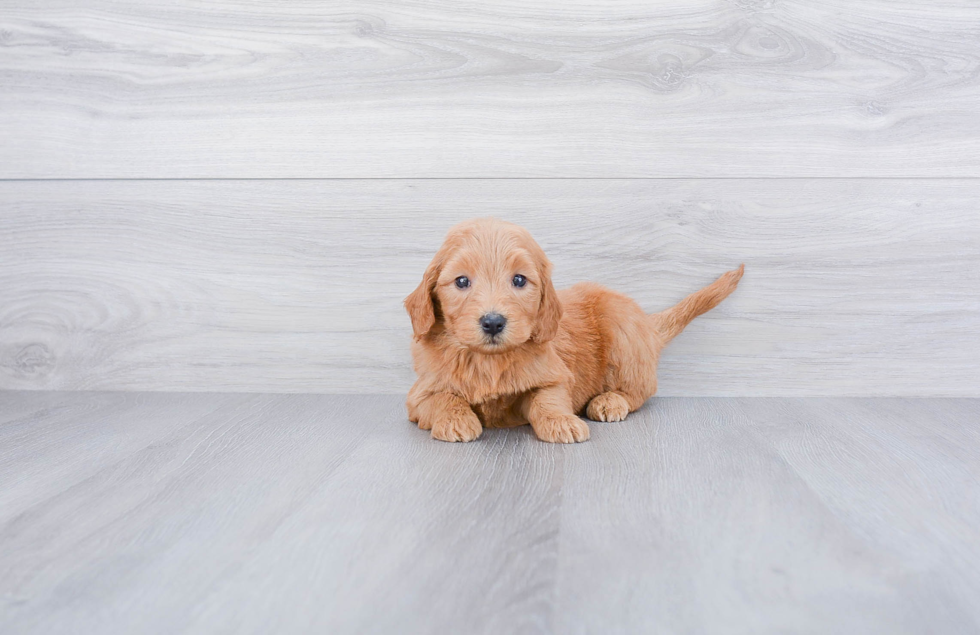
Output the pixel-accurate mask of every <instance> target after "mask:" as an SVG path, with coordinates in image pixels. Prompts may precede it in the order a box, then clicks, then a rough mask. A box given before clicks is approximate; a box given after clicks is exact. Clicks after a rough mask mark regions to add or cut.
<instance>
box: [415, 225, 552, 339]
mask: <svg viewBox="0 0 980 635" xmlns="http://www.w3.org/2000/svg"><path fill="white" fill-rule="evenodd" d="M405 308H407V309H408V314H409V316H411V318H412V329H413V330H414V331H415V338H416V339H418V340H421V339H423V338H424V337H425V336H426V335H427V334H428V333H429V332H430V331H431V330H432V329H433V327H434V326H435V325H436V324H437V323H441V324H442V327H443V329H444V330H445V332H446V333H447V334H448V335H449V336H450V337H451V338H453V339H454V340H455V341H456V342H458V343H459V344H461V345H462V346H465V347H466V348H469V349H471V350H475V351H478V352H481V353H488V354H495V353H503V352H505V351H508V350H511V349H513V348H514V347H517V346H520V345H521V344H523V343H525V342H527V341H528V340H533V341H535V342H547V341H548V340H551V339H552V338H554V337H555V334H556V333H557V332H558V322H559V320H561V304H560V303H559V301H558V297H557V295H556V293H555V288H554V286H552V284H551V263H550V262H549V261H548V258H547V257H545V255H544V251H542V249H541V247H539V246H538V244H537V243H536V242H534V239H533V238H531V234H529V233H528V232H527V230H526V229H524V228H523V227H518V226H517V225H512V224H511V223H506V222H504V221H500V220H497V219H493V218H481V219H477V220H471V221H466V222H464V223H460V224H459V225H457V226H455V227H453V228H452V229H451V230H450V231H449V234H448V235H447V236H446V241H445V242H444V243H443V245H442V247H441V248H440V249H439V251H438V252H437V253H436V255H435V257H434V258H433V259H432V262H431V263H430V264H429V266H428V267H427V268H426V270H425V274H424V275H423V276H422V283H421V284H420V285H419V286H418V288H417V289H415V291H413V292H412V293H411V294H410V295H409V296H408V297H407V298H405Z"/></svg>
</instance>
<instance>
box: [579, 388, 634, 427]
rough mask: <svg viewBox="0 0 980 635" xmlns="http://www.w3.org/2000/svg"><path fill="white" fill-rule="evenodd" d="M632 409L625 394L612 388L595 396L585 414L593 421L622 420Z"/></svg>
mask: <svg viewBox="0 0 980 635" xmlns="http://www.w3.org/2000/svg"><path fill="white" fill-rule="evenodd" d="M631 410H632V408H630V404H629V401H628V400H627V399H626V397H625V396H623V395H621V394H619V393H618V392H615V391H612V390H610V391H609V392H604V393H600V394H598V395H596V396H595V397H593V398H592V401H590V402H589V407H588V408H587V409H586V411H585V414H586V415H588V417H589V419H592V420H593V421H622V420H623V419H625V418H626V415H628V414H629V413H630V411H631Z"/></svg>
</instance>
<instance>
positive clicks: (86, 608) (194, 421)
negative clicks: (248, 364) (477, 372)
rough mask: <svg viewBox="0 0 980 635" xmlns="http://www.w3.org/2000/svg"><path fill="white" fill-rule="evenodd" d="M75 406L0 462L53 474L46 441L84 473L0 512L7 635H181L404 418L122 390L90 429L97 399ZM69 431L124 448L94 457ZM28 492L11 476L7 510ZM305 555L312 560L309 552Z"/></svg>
mask: <svg viewBox="0 0 980 635" xmlns="http://www.w3.org/2000/svg"><path fill="white" fill-rule="evenodd" d="M77 399H78V401H79V402H82V407H81V408H80V416H79V417H77V418H76V419H74V420H72V419H69V418H65V417H60V418H59V420H58V421H52V422H50V427H51V428H53V429H54V430H52V431H51V432H49V433H48V434H46V435H34V436H24V437H21V438H20V439H19V441H18V444H17V446H16V449H17V450H18V451H19V456H17V457H15V458H14V459H13V461H10V462H8V461H7V460H6V458H4V459H3V461H4V462H3V464H2V466H3V468H4V469H5V470H9V471H11V472H14V473H20V472H22V471H24V470H25V466H30V467H32V468H33V470H32V471H37V472H43V471H44V469H47V468H49V467H51V466H52V465H56V463H55V462H54V461H52V460H50V458H49V456H48V454H49V453H48V452H45V451H44V448H45V443H44V441H45V440H46V439H47V438H51V437H53V438H55V439H58V440H60V445H61V448H60V449H61V450H62V451H63V452H66V453H67V452H71V451H72V450H76V451H79V452H80V453H81V454H83V455H85V457H86V459H87V462H88V469H87V470H84V471H83V470H76V472H75V474H74V476H73V477H68V476H66V477H65V478H63V479H62V480H61V481H60V488H59V489H57V490H54V491H51V490H49V489H48V488H44V487H41V488H38V489H37V490H36V491H35V496H34V499H33V500H32V501H31V504H30V505H29V506H26V507H24V508H23V509H21V508H20V507H12V506H8V505H2V506H0V509H2V510H3V512H2V514H3V517H2V520H0V542H2V544H3V545H4V549H3V550H2V553H3V556H2V562H0V580H2V582H0V585H2V586H0V589H2V591H0V596H2V598H3V600H2V602H3V604H2V607H3V608H2V609H0V630H2V631H4V632H31V631H35V632H48V633H54V632H96V631H99V632H109V631H112V632H136V631H139V632H159V633H173V632H181V631H184V630H186V629H187V627H188V625H189V623H191V622H192V621H193V619H194V617H195V612H198V611H200V610H202V609H203V608H204V606H205V604H206V598H207V595H208V592H209V591H210V590H212V589H216V588H220V587H221V586H222V585H223V584H225V583H226V581H227V580H228V579H234V578H235V577H236V573H237V572H239V571H240V570H241V569H242V568H243V566H244V564H245V563H246V562H247V561H248V560H249V558H250V553H251V552H252V550H253V549H255V548H256V547H257V546H258V545H260V544H262V543H264V542H265V541H267V540H269V539H270V538H271V537H273V536H275V535H276V533H277V531H279V528H280V526H281V525H282V524H283V523H284V522H286V521H287V520H288V519H289V518H290V517H292V516H293V515H294V514H296V513H297V512H298V511H299V510H301V509H303V508H304V506H306V505H308V504H309V503H310V501H311V500H315V499H316V497H317V496H318V492H320V491H321V490H322V489H323V488H325V487H328V485H327V483H328V479H329V476H330V474H331V473H332V472H333V471H334V470H336V469H337V468H338V466H340V465H341V464H342V463H343V462H344V461H345V460H347V459H348V458H349V457H350V455H351V453H352V452H353V450H354V449H355V448H356V447H357V446H358V445H359V444H360V443H362V442H363V441H364V439H365V437H366V436H367V435H368V434H370V433H372V432H376V431H377V427H378V422H379V421H390V420H392V419H393V418H394V417H395V416H398V417H399V418H400V417H401V416H402V410H403V408H402V407H401V404H400V403H398V401H399V400H397V399H394V398H390V397H389V398H387V399H380V400H379V399H374V400H371V399H359V400H352V399H351V398H345V397H323V396H310V395H295V396H289V397H288V398H286V397H283V396H278V397H277V396H255V395H160V394H152V395H136V396H135V397H134V396H132V395H126V394H123V393H116V394H113V395H108V396H106V397H103V398H102V400H103V401H104V402H105V403H104V408H103V409H102V410H101V411H100V414H101V419H99V418H93V417H92V416H91V415H92V413H91V412H90V409H89V408H88V407H87V405H86V403H87V402H88V400H90V399H91V397H89V396H87V395H86V394H85V393H78V397H77ZM134 400H135V402H136V403H135V404H134ZM140 404H142V405H140ZM168 404H169V412H170V416H169V420H165V418H164V417H162V416H161V413H162V412H163V411H165V410H166V409H167V405H168ZM134 405H135V407H134ZM201 405H207V406H210V410H211V411H212V412H211V414H210V415H206V416H202V412H201V410H200V406H201ZM395 412H397V415H395V414H394V413H395ZM123 421H125V424H123ZM355 421H356V422H357V425H355V424H354V423H353V422H355ZM161 424H163V428H164V429H161ZM348 426H349V428H348ZM77 427H85V428H93V429H94V430H93V431H92V432H90V433H89V435H90V436H93V437H98V438H99V439H101V440H102V441H103V442H104V443H107V444H113V443H115V444H118V445H126V446H128V448H129V451H128V452H126V453H121V454H118V455H117V454H109V455H106V454H99V453H96V452H93V451H92V449H90V447H89V444H88V443H79V442H78V440H77V438H76V432H75V430H76V428H77ZM86 439H87V436H86V437H85V438H83V441H85V440H86ZM22 480H24V479H13V480H9V479H4V480H3V481H2V483H3V485H2V487H3V497H4V498H5V499H6V498H7V497H8V492H9V491H12V490H13V491H17V492H19V490H20V485H21V484H22ZM30 484H31V482H30V481H29V482H27V485H30ZM355 494H356V492H355ZM17 498H18V499H21V497H20V496H19V495H18V497H17ZM342 529H343V528H342V527H341V530H342ZM306 546H307V547H309V548H311V549H313V551H307V556H309V557H311V558H313V559H314V560H316V556H315V551H316V546H315V545H313V544H310V543H306ZM282 573H283V578H282V579H286V578H288V577H289V575H288V572H287V571H286V570H283V571H282ZM331 573H332V574H333V575H337V576H342V575H343V571H340V570H337V571H332V572H331ZM35 608H39V609H40V610H34V609H35ZM225 617H226V619H229V618H230V617H231V616H227V615H226V616H225ZM212 632H213V631H212Z"/></svg>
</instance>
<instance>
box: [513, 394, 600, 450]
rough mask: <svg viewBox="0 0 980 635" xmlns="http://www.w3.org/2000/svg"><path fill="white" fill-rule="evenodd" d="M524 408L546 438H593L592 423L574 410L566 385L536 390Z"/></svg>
mask: <svg viewBox="0 0 980 635" xmlns="http://www.w3.org/2000/svg"><path fill="white" fill-rule="evenodd" d="M522 411H523V414H524V418H525V419H527V420H528V421H529V422H530V423H531V428H532V429H533V430H534V434H536V435H537V437H538V438H539V439H541V440H542V441H548V442H549V443H578V442H580V441H586V440H588V438H589V426H588V425H586V423H585V422H584V421H582V420H581V419H579V418H578V417H576V416H575V415H574V414H573V413H572V400H571V399H570V398H569V396H568V390H567V389H566V388H565V386H561V385H559V386H548V387H546V388H538V389H537V390H534V391H532V392H531V393H530V394H528V396H527V397H525V399H524V402H523V403H522Z"/></svg>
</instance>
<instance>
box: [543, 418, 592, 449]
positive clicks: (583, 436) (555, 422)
mask: <svg viewBox="0 0 980 635" xmlns="http://www.w3.org/2000/svg"><path fill="white" fill-rule="evenodd" d="M531 427H532V428H534V434H536V435H538V438H539V439H541V440H542V441H547V442H548V443H580V442H582V441H588V440H589V426H588V425H587V424H586V423H585V422H584V421H582V420H581V419H579V418H578V417H576V416H575V415H558V416H554V417H545V418H544V419H542V420H541V421H538V422H537V423H536V425H533V426H531Z"/></svg>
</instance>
